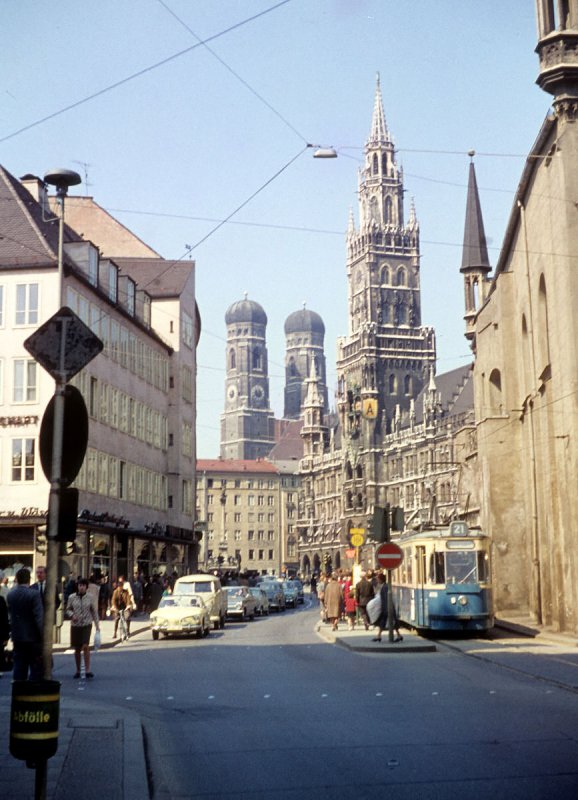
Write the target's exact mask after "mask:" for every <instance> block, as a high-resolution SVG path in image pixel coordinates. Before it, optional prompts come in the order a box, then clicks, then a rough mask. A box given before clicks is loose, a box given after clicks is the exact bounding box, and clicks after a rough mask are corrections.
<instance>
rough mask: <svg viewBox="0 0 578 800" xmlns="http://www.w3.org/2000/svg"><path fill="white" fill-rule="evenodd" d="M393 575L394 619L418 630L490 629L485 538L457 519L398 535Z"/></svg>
mask: <svg viewBox="0 0 578 800" xmlns="http://www.w3.org/2000/svg"><path fill="white" fill-rule="evenodd" d="M397 544H398V545H399V546H400V547H401V548H402V550H403V554H404V559H403V562H402V564H401V567H400V568H399V569H398V570H396V572H394V574H393V589H394V599H395V604H396V608H397V609H398V616H399V619H400V620H402V621H403V622H405V623H406V624H407V625H409V626H410V627H413V628H415V629H416V630H418V631H423V632H427V631H432V632H433V631H472V632H475V631H486V630H489V629H490V628H492V627H493V625H494V603H493V591H492V584H491V570H490V539H489V537H488V536H487V535H486V534H485V533H482V531H481V530H480V529H479V528H468V526H467V524H466V523H465V522H463V521H461V520H458V521H455V522H452V523H450V525H449V527H443V528H442V527H437V526H436V527H434V528H430V529H428V530H423V531H418V532H411V533H409V532H408V533H404V534H402V535H401V536H400V538H399V539H398V540H397Z"/></svg>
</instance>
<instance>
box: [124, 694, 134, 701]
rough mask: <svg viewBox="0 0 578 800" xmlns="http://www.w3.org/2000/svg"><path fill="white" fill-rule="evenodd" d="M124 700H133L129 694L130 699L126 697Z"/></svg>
mask: <svg viewBox="0 0 578 800" xmlns="http://www.w3.org/2000/svg"><path fill="white" fill-rule="evenodd" d="M124 699H125V700H132V695H130V694H129V696H128V697H125V698H124Z"/></svg>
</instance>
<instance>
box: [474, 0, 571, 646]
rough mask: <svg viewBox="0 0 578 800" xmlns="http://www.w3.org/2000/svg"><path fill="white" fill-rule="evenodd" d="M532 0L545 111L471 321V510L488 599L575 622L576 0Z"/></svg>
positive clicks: (565, 625)
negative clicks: (479, 528) (485, 542)
mask: <svg viewBox="0 0 578 800" xmlns="http://www.w3.org/2000/svg"><path fill="white" fill-rule="evenodd" d="M536 7H537V17H538V33H539V41H538V46H537V52H538V54H539V59H540V71H539V76H538V81H537V82H538V84H539V86H541V88H543V89H544V90H545V91H546V92H548V93H550V94H551V95H553V111H552V113H549V114H548V115H547V117H546V119H545V121H544V124H543V126H542V128H541V130H540V131H539V133H538V137H537V139H536V142H535V144H534V146H533V148H532V150H531V152H530V154H529V156H528V159H527V162H526V165H525V168H524V171H523V173H522V177H521V180H520V183H519V186H518V190H517V194H516V198H515V201H514V205H513V208H512V212H511V216H510V220H509V223H508V227H507V230H506V235H505V239H504V243H503V247H502V251H501V254H500V257H499V261H498V263H497V265H496V268H495V271H494V275H493V277H492V279H491V281H490V280H487V282H486V285H485V287H484V297H483V298H482V301H481V302H480V304H479V305H478V306H477V307H476V308H475V313H474V314H473V316H472V317H471V319H472V322H471V325H470V332H471V339H472V343H473V347H474V352H475V356H476V360H475V369H474V376H475V390H476V391H475V396H476V420H477V431H478V448H479V459H480V472H481V479H482V489H481V496H482V498H483V506H482V518H483V521H484V525H485V527H486V528H487V530H488V532H489V533H490V534H491V535H492V537H493V540H494V578H495V586H496V599H497V603H498V611H500V610H507V611H508V612H509V613H510V614H511V613H515V612H517V613H519V614H521V615H525V614H530V615H531V616H532V618H533V619H534V620H535V621H536V622H538V623H541V624H545V625H550V626H552V627H554V628H556V629H558V630H564V631H570V632H573V633H578V540H577V537H576V531H577V530H578V504H577V503H576V501H575V499H574V492H575V487H576V485H577V484H578V456H577V451H578V448H577V447H576V439H577V436H578V429H577V428H578V414H577V413H576V412H577V397H578V321H577V318H576V307H577V303H578V269H577V265H576V258H577V256H576V254H577V253H578V225H577V224H576V219H575V215H576V207H575V206H576V197H577V196H578V194H577V192H578V170H577V164H578V128H577V127H576V126H577V122H576V120H577V116H578V58H577V55H576V52H577V51H576V42H577V41H578V3H577V2H576V1H575V0H571V2H566V3H554V2H553V0H537V3H536Z"/></svg>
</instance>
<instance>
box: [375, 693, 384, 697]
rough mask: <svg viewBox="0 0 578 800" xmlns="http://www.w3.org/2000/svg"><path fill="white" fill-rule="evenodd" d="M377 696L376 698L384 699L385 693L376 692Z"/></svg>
mask: <svg viewBox="0 0 578 800" xmlns="http://www.w3.org/2000/svg"><path fill="white" fill-rule="evenodd" d="M375 696H376V697H383V692H376V693H375Z"/></svg>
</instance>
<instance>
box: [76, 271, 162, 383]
mask: <svg viewBox="0 0 578 800" xmlns="http://www.w3.org/2000/svg"><path fill="white" fill-rule="evenodd" d="M66 302H67V304H68V306H69V308H71V309H72V310H73V311H74V312H75V313H76V314H78V316H79V317H80V319H81V320H82V321H83V322H84V323H85V324H86V325H87V326H88V327H89V328H90V329H91V331H92V332H93V333H94V334H96V336H98V337H99V338H100V339H101V340H102V342H103V344H104V350H103V352H104V355H106V356H107V357H108V358H110V359H112V360H113V361H115V362H116V363H118V364H120V366H121V367H125V368H126V369H128V370H129V371H130V372H132V373H134V374H135V375H138V376H139V377H140V378H142V379H143V380H144V381H146V382H147V383H149V384H150V385H151V386H156V388H157V389H160V390H161V391H163V392H167V391H168V388H169V359H168V358H167V357H166V356H165V355H163V354H162V353H160V352H159V351H158V350H155V349H154V348H152V347H151V346H150V345H148V344H147V343H146V342H145V341H144V339H142V338H141V337H139V336H136V335H135V334H134V333H131V331H129V330H128V328H126V327H125V326H124V325H122V324H121V323H119V322H118V321H117V320H116V319H113V318H112V317H110V316H109V315H108V314H107V313H106V312H105V311H104V310H103V309H102V307H101V306H98V305H95V304H94V303H91V302H90V301H89V300H88V299H87V298H86V297H84V295H82V294H80V293H79V292H77V291H75V290H74V289H71V288H70V287H68V288H67V290H66Z"/></svg>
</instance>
